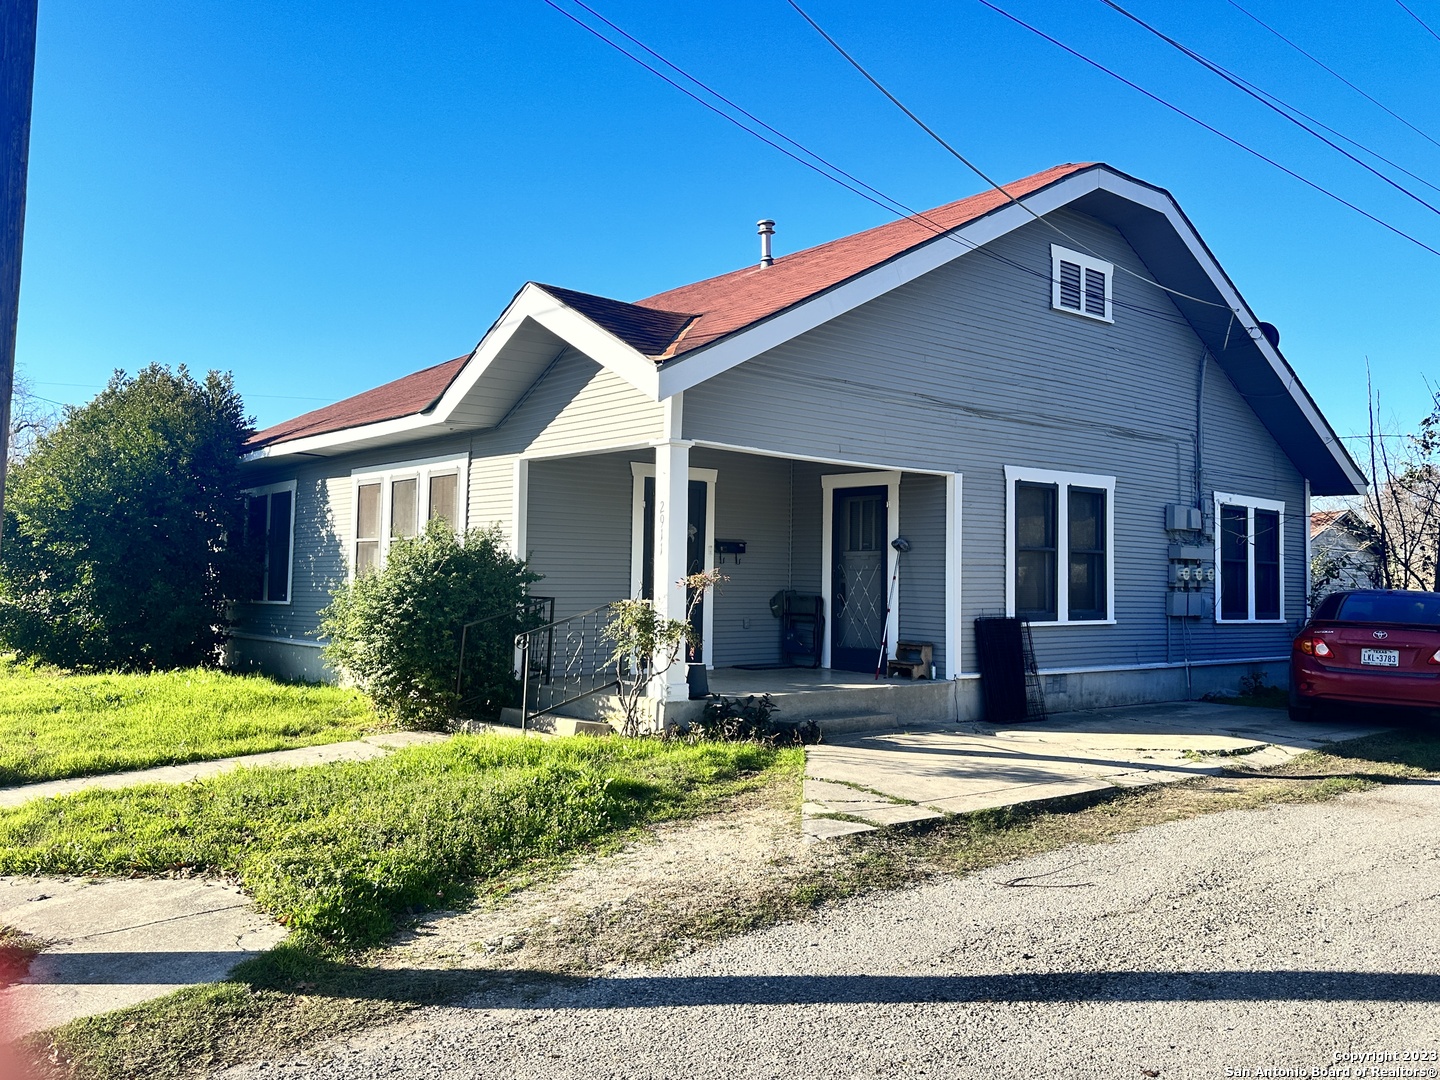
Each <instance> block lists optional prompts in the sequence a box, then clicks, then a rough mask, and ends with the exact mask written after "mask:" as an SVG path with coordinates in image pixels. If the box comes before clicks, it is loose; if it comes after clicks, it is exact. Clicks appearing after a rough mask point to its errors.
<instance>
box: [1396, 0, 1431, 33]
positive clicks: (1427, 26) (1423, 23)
mask: <svg viewBox="0 0 1440 1080" xmlns="http://www.w3.org/2000/svg"><path fill="white" fill-rule="evenodd" d="M1395 3H1397V4H1399V5H1400V7H1401V9H1402V10H1403V11H1404V12H1405V14H1406V15H1409V16H1410V18H1412V19H1414V20H1415V21H1416V22H1417V23H1419V24H1420V25H1421V26H1423V27H1424V28H1425V32H1426V33H1427V34H1429V35H1430V36H1431V37H1433V38H1434V39H1435V40H1436V41H1440V34H1437V33H1436V32H1435V30H1434V28H1433V27H1432V26H1431V25H1430V24H1429V23H1427V22H1426V21H1425V20H1424V19H1422V18H1420V16H1419V15H1416V14H1415V12H1413V11H1411V10H1410V9H1409V8H1408V7H1406V6H1405V4H1404V3H1403V0H1395Z"/></svg>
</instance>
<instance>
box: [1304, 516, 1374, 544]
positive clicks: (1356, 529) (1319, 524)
mask: <svg viewBox="0 0 1440 1080" xmlns="http://www.w3.org/2000/svg"><path fill="white" fill-rule="evenodd" d="M1331 529H1339V530H1343V531H1344V532H1346V533H1348V534H1350V535H1351V536H1352V537H1354V538H1356V539H1361V540H1366V539H1368V535H1367V534H1368V533H1369V532H1371V531H1372V530H1371V529H1370V523H1369V522H1367V521H1366V520H1365V519H1364V518H1363V517H1361V516H1360V515H1359V514H1357V513H1356V512H1355V511H1354V510H1316V511H1315V512H1314V513H1312V514H1311V515H1310V539H1311V540H1314V539H1315V538H1316V537H1318V536H1319V535H1320V534H1321V533H1324V532H1327V531H1329V530H1331Z"/></svg>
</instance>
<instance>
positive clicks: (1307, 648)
mask: <svg viewBox="0 0 1440 1080" xmlns="http://www.w3.org/2000/svg"><path fill="white" fill-rule="evenodd" d="M1295 648H1297V649H1299V650H1300V651H1301V652H1302V653H1304V654H1305V655H1306V656H1319V657H1321V658H1324V657H1326V656H1329V655H1330V654H1331V653H1330V646H1329V645H1327V644H1325V639H1324V638H1318V637H1302V638H1296V639H1295ZM1435 655H1436V656H1440V649H1437V650H1436V653H1435ZM1432 662H1433V663H1436V664H1440V660H1434V661H1432Z"/></svg>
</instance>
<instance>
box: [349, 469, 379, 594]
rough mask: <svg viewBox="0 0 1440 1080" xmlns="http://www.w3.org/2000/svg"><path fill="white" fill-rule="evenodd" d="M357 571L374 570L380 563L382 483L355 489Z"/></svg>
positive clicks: (363, 485)
mask: <svg viewBox="0 0 1440 1080" xmlns="http://www.w3.org/2000/svg"><path fill="white" fill-rule="evenodd" d="M355 500H356V506H355V573H356V574H357V575H358V574H363V573H365V572H366V571H367V570H373V569H375V567H376V566H378V565H379V563H380V485H379V484H361V485H360V486H359V487H358V488H356V489H355Z"/></svg>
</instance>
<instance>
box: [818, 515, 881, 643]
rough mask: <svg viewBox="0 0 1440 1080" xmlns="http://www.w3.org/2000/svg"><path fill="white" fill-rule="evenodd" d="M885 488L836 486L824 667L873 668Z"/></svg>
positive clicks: (878, 617)
mask: <svg viewBox="0 0 1440 1080" xmlns="http://www.w3.org/2000/svg"><path fill="white" fill-rule="evenodd" d="M887 493H888V489H886V488H883V487H864V488H836V489H835V506H834V516H833V518H832V519H831V520H832V522H833V526H832V532H833V535H832V536H831V561H830V566H831V574H832V579H831V591H830V606H831V609H832V610H831V619H830V666H831V667H833V668H839V669H841V670H842V671H874V670H875V668H876V665H877V664H878V663H879V660H880V648H881V645H882V643H883V641H884V639H885V617H886V611H885V607H886V603H885V600H886V596H885V565H886V559H885V554H886V544H885V541H886V538H887V537H888V536H889V535H890V527H889V516H888V504H887V501H886V496H887Z"/></svg>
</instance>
